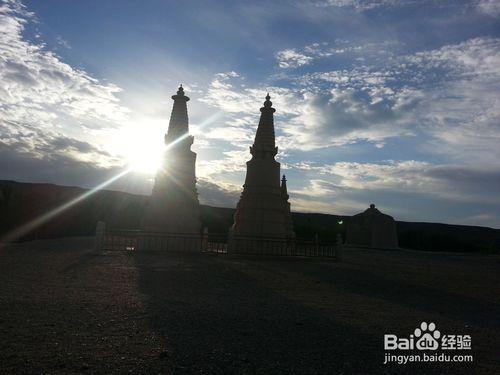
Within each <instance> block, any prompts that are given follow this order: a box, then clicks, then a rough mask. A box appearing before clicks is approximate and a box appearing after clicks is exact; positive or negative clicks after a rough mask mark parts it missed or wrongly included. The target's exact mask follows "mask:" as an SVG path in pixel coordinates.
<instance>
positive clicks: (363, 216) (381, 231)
mask: <svg viewBox="0 0 500 375" xmlns="http://www.w3.org/2000/svg"><path fill="white" fill-rule="evenodd" d="M346 245H350V246H361V247H372V248H383V249H395V248H397V247H398V234H397V229H396V221H395V220H394V218H393V217H392V216H389V215H386V214H383V213H382V212H380V211H379V210H378V209H377V208H375V205H374V204H371V205H370V208H368V209H367V210H365V211H364V212H361V213H359V214H357V215H354V216H353V217H351V218H350V219H349V221H348V223H347V228H346Z"/></svg>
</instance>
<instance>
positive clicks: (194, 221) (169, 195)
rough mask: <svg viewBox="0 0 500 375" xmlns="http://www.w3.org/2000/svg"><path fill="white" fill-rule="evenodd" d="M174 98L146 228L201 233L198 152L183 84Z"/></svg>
mask: <svg viewBox="0 0 500 375" xmlns="http://www.w3.org/2000/svg"><path fill="white" fill-rule="evenodd" d="M172 99H173V100H174V105H173V108H172V114H171V116H170V123H169V126H168V132H167V134H165V152H164V155H163V160H162V163H161V166H160V168H159V170H158V172H157V174H156V178H155V183H154V187H153V192H152V194H151V196H150V198H149V204H148V209H147V212H146V216H145V218H144V221H143V227H144V229H145V230H149V231H157V232H165V233H177V234H199V233H200V230H201V224H200V220H199V206H200V204H199V201H198V192H197V190H196V172H195V163H196V153H195V152H193V151H191V145H192V144H193V136H190V135H189V120H188V113H187V102H188V101H189V97H188V96H186V95H185V94H184V89H183V87H182V85H180V87H179V89H178V91H177V94H176V95H173V96H172Z"/></svg>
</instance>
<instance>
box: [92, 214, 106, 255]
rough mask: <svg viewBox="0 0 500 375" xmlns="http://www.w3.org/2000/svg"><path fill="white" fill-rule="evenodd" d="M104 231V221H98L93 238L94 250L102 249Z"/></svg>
mask: <svg viewBox="0 0 500 375" xmlns="http://www.w3.org/2000/svg"><path fill="white" fill-rule="evenodd" d="M105 232H106V223H105V222H104V221H98V222H97V225H96V228H95V238H94V250H95V251H102V250H103V248H102V247H103V246H102V245H103V239H104V234H105Z"/></svg>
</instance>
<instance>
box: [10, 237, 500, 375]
mask: <svg viewBox="0 0 500 375" xmlns="http://www.w3.org/2000/svg"><path fill="white" fill-rule="evenodd" d="M499 266H500V257H498V256H493V255H491V256H481V255H457V254H435V253H423V252H410V251H401V252H394V251H375V250H350V251H346V252H345V254H344V259H343V261H342V262H332V261H330V260H321V259H300V258H293V259H290V258H276V257H270V258H260V259H259V258H251V257H234V258H231V257H228V256H225V255H210V254H205V255H200V254H192V255H189V254H185V255H183V254H158V253H156V254H155V253H143V254H139V253H135V254H134V253H108V254H98V253H95V252H93V250H92V239H89V238H80V239H62V240H48V241H35V242H30V243H23V244H17V245H11V246H10V247H7V248H5V247H4V248H2V249H0V338H1V339H0V373H51V374H54V373H61V374H63V373H64V374H67V373H148V374H150V373H153V374H154V373H162V374H170V373H172V374H174V373H175V374H177V373H181V374H182V373H197V374H222V373H242V374H254V373H257V374H274V373H295V374H316V373H321V374H327V373H339V374H351V373H363V374H374V373H388V374H390V373H450V374H455V373H464V374H465V373H467V374H470V373H484V374H487V373H500V349H499V348H500V293H499V291H500V286H499V285H500V284H499V281H500V280H499V279H500V276H499V269H500V267H499ZM421 321H428V322H430V321H432V322H435V323H436V325H437V326H438V329H439V330H440V331H441V332H442V333H448V334H469V335H471V336H472V347H473V349H472V350H471V351H470V352H468V354H469V353H470V354H473V355H474V362H473V363H472V364H450V363H447V364H435V363H433V364H425V365H424V364H420V365H415V364H408V365H397V364H390V365H384V364H383V361H384V350H383V335H384V334H385V333H395V334H398V335H400V336H408V335H409V334H410V333H412V332H413V330H414V329H415V328H416V326H417V325H418V324H420V322H421Z"/></svg>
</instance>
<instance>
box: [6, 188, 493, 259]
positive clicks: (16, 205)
mask: <svg viewBox="0 0 500 375" xmlns="http://www.w3.org/2000/svg"><path fill="white" fill-rule="evenodd" d="M87 191H88V189H83V188H79V187H69V186H59V185H53V184H39V183H21V182H15V181H5V180H0V236H2V235H3V234H5V233H8V232H9V231H10V230H12V229H14V228H16V227H18V226H19V225H21V224H23V223H26V222H27V221H29V220H31V219H34V218H36V217H38V216H40V215H42V214H45V213H47V212H49V211H50V210H53V209H55V208H56V207H59V206H60V205H62V204H65V203H67V202H69V201H71V200H72V199H75V198H76V197H78V196H80V195H81V194H84V193H86V192H87ZM146 204H147V197H146V196H142V195H135V194H129V193H124V192H119V191H112V190H100V191H97V192H96V193H95V194H92V195H90V196H89V197H88V198H86V199H84V200H82V201H80V202H78V203H77V204H75V205H73V206H72V207H70V208H69V209H67V210H65V211H64V212H62V213H61V214H59V215H57V216H55V217H54V218H53V219H52V220H50V221H49V222H47V223H46V224H44V225H42V226H40V227H38V228H37V229H36V230H34V231H32V232H30V233H29V234H27V235H26V236H24V237H23V238H22V239H23V240H29V239H38V238H58V237H69V236H87V235H92V234H93V233H94V230H95V226H96V222H97V221H99V220H100V221H104V222H106V223H107V225H108V227H111V228H119V229H137V228H139V227H140V219H141V217H142V213H143V211H144V208H145V207H146ZM233 214H234V209H232V208H222V207H211V206H204V205H202V207H201V220H202V223H203V225H204V226H207V227H208V229H209V232H210V233H226V232H227V230H228V228H229V227H230V226H231V224H232V220H233ZM341 220H342V221H343V224H339V221H341ZM293 221H294V229H295V232H296V234H297V236H299V237H309V238H312V237H314V236H315V234H318V236H319V237H320V238H335V236H336V234H337V233H341V234H344V231H345V225H346V223H347V222H348V221H349V217H348V216H339V215H328V214H315V213H299V212H294V213H293ZM397 228H398V237H399V244H400V246H401V247H403V248H409V249H418V250H430V251H461V252H478V251H484V252H498V251H499V250H500V230H499V229H492V228H486V227H476V226H466V225H450V224H438V223H413V222H401V221H398V222H397Z"/></svg>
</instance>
